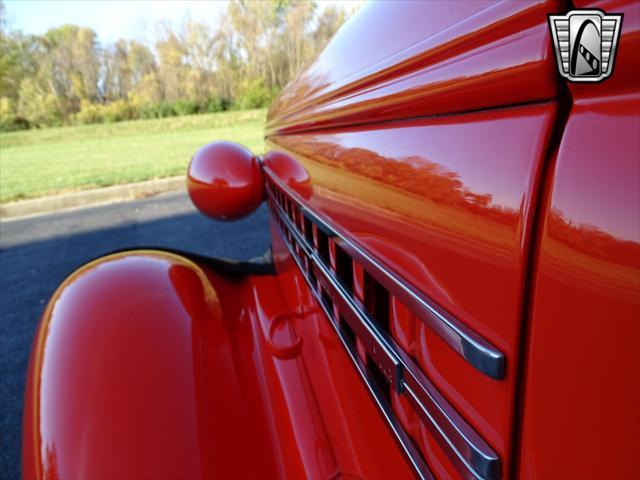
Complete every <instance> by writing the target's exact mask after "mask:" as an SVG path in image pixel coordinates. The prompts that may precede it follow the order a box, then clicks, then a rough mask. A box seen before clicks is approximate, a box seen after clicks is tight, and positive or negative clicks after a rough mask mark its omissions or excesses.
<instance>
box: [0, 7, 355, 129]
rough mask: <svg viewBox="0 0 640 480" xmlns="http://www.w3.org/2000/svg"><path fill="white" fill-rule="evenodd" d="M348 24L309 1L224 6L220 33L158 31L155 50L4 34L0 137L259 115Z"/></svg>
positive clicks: (69, 34) (0, 36)
mask: <svg viewBox="0 0 640 480" xmlns="http://www.w3.org/2000/svg"><path fill="white" fill-rule="evenodd" d="M3 10H4V5H3V4H2V3H1V2H0V18H2V19H3V18H5V15H4V13H5V12H4V11H3ZM346 16H347V13H346V12H345V10H344V9H342V8H340V7H335V6H327V7H326V8H319V7H318V5H317V3H316V2H315V1H311V0H305V1H293V0H270V1H246V0H231V1H230V2H229V4H228V6H227V11H226V14H225V15H224V16H223V18H224V21H223V22H222V25H218V26H214V25H211V24H208V23H204V22H200V21H194V20H186V21H184V22H182V24H181V25H180V26H179V27H173V26H172V25H171V24H170V23H168V22H163V23H160V24H159V25H157V28H156V30H157V33H156V38H155V40H154V41H153V42H148V43H147V42H141V41H137V40H132V39H120V40H118V41H116V42H114V43H112V44H106V45H102V44H101V43H100V41H99V39H98V37H97V34H96V32H94V31H93V30H92V29H90V28H84V27H80V26H76V25H64V26H61V27H57V28H52V29H50V30H49V31H47V32H46V33H45V34H44V35H27V34H23V33H21V32H20V31H7V28H6V25H5V24H3V25H2V28H1V30H0V130H5V131H6V130H16V129H22V128H34V127H36V128H40V127H47V126H57V125H65V124H73V123H81V124H82V123H99V122H116V121H121V120H129V119H136V118H159V117H166V116H173V115H185V114H194V113H205V112H217V111H222V110H227V109H247V108H258V107H263V106H266V105H268V104H269V103H270V102H271V101H272V100H273V98H274V96H275V95H276V94H277V93H278V91H279V90H280V89H281V88H282V87H283V86H284V85H286V84H287V82H289V80H290V79H291V78H292V77H293V76H294V75H295V74H296V73H297V72H298V71H300V69H301V68H302V67H303V66H305V65H306V64H307V63H308V62H310V61H311V60H312V58H313V57H314V56H315V55H316V54H317V53H318V52H319V51H320V50H321V49H322V48H323V47H324V45H325V44H326V43H327V42H328V41H329V39H330V38H331V37H332V36H333V35H334V33H335V32H336V31H337V30H338V28H339V27H340V26H341V25H342V23H343V22H344V21H345V18H346Z"/></svg>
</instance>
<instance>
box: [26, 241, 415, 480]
mask: <svg viewBox="0 0 640 480" xmlns="http://www.w3.org/2000/svg"><path fill="white" fill-rule="evenodd" d="M193 258H196V260H191V259H189V258H187V257H185V256H181V255H177V254H175V253H169V252H162V251H153V250H138V251H129V252H122V253H117V254H113V255H109V256H106V257H103V258H100V259H98V260H95V261H93V262H91V263H89V264H87V265H85V266H83V267H81V268H80V269H79V270H77V271H76V272H74V273H73V274H72V275H70V276H69V277H68V278H67V279H66V280H65V281H64V282H63V283H62V285H61V286H60V287H59V288H58V289H57V291H56V292H55V294H54V295H53V297H52V299H51V300H50V302H49V304H48V306H47V307H46V309H45V312H44V314H43V318H42V321H41V324H40V328H39V331H38V333H37V335H36V339H35V344H34V346H33V350H32V357H31V362H30V367H29V374H28V378H27V387H26V393H25V410H24V425H23V478H25V479H29V478H53V479H56V478H210V477H214V476H215V477H220V478H256V477H260V478H276V477H277V478H283V477H286V478H303V477H304V478H327V477H329V476H330V475H331V474H332V473H336V472H343V473H345V474H347V473H348V474H352V475H355V476H365V477H366V476H371V475H372V472H382V474H383V475H385V476H389V475H391V474H392V473H395V474H397V475H399V476H400V477H405V478H406V477H408V476H410V471H409V469H408V465H407V464H406V462H405V460H404V458H403V457H402V454H401V453H400V451H399V450H398V449H397V448H396V447H395V444H394V440H393V438H392V437H391V435H390V434H389V432H388V430H387V428H386V426H385V424H384V422H383V420H382V419H381V418H380V416H379V414H378V412H377V411H376V409H375V406H374V405H372V404H371V401H370V399H369V398H368V396H367V393H366V392H365V390H364V389H362V386H361V385H360V383H359V382H358V380H357V377H356V373H355V371H354V370H353V369H352V368H351V367H350V361H349V359H348V357H347V356H346V354H345V352H344V351H343V350H342V349H340V347H339V345H338V339H337V338H330V339H324V340H322V341H323V342H324V343H325V344H326V346H327V348H328V351H327V352H325V353H324V357H326V359H328V363H327V364H326V365H327V366H325V364H323V363H321V362H318V358H317V357H315V356H313V355H314V354H313V352H315V351H316V350H317V349H318V348H320V347H319V345H318V344H319V342H320V341H321V340H320V338H319V337H318V336H317V333H316V332H312V333H311V334H305V333H304V331H303V330H298V331H296V330H295V328H298V327H295V328H294V325H296V324H298V322H303V323H304V324H308V323H309V322H313V323H314V324H315V322H321V323H322V324H324V323H325V322H324V319H321V318H320V315H321V313H319V309H318V308H317V306H316V305H315V304H309V305H308V306H305V307H304V309H302V310H300V313H299V314H295V312H292V309H291V308H290V306H289V305H288V303H287V301H286V299H285V297H284V296H283V295H282V292H281V287H280V279H279V277H276V276H275V275H271V274H267V275H260V274H259V273H269V271H268V270H269V269H265V268H264V265H258V266H257V267H256V268H255V272H254V273H251V272H250V271H249V269H248V268H247V265H254V264H250V263H245V264H233V263H231V262H229V264H228V265H227V266H226V267H225V265H222V263H224V262H222V261H218V260H211V261H209V262H207V261H206V260H204V259H201V258H199V257H193ZM234 269H235V272H236V273H234ZM294 310H296V311H299V310H298V309H294ZM316 317H317V318H316ZM327 328H329V327H327ZM301 334H303V335H304V336H305V338H304V343H303V338H302V336H301ZM303 345H304V346H305V348H306V349H307V351H306V353H305V352H303V351H302V350H301V349H302V346H303ZM283 353H284V354H283ZM309 355H311V357H309V359H307V360H304V357H306V356H309ZM324 357H323V358H324ZM311 358H312V359H313V363H309V362H308V360H311ZM329 366H330V367H329ZM334 377H335V379H334ZM325 381H327V382H337V381H340V382H341V384H342V385H343V393H344V395H342V396H332V397H331V398H330V399H325V400H323V398H322V397H321V396H320V397H319V396H318V395H319V393H318V390H317V388H319V387H318V386H317V385H316V384H319V383H323V382H325ZM324 390H325V388H324V387H321V389H320V392H321V391H324ZM342 412H352V413H351V414H350V416H349V418H348V419H347V420H348V421H346V422H345V421H344V419H342V417H341V413H342ZM363 425H366V427H365V428H364V430H363V427H362V426H363ZM336 439H340V440H339V441H337V440H336ZM378 450H380V451H384V452H387V453H386V454H385V455H373V453H372V452H377V451H378Z"/></svg>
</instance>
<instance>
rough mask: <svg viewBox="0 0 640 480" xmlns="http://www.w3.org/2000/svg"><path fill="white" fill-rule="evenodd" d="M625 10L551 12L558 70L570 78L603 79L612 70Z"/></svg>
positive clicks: (550, 19)
mask: <svg viewBox="0 0 640 480" xmlns="http://www.w3.org/2000/svg"><path fill="white" fill-rule="evenodd" d="M621 26H622V14H611V15H607V14H605V13H604V12H602V11H601V10H572V11H570V12H569V13H567V14H566V15H549V28H550V29H551V35H552V37H553V44H554V47H555V53H556V60H557V61H558V71H559V72H560V75H562V76H563V77H565V78H566V79H567V80H569V81H571V82H600V81H602V80H604V79H605V78H607V77H609V76H610V75H611V73H612V72H613V62H614V60H615V54H616V48H617V46H618V38H619V37H620V27H621Z"/></svg>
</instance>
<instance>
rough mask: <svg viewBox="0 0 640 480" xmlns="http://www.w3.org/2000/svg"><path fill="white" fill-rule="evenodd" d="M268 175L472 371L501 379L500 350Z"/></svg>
mask: <svg viewBox="0 0 640 480" xmlns="http://www.w3.org/2000/svg"><path fill="white" fill-rule="evenodd" d="M263 169H264V171H265V173H267V175H268V176H269V178H270V179H271V180H272V181H273V182H275V183H276V184H277V185H278V186H279V187H280V188H281V189H282V190H284V191H285V192H286V193H287V195H288V196H289V198H291V199H292V200H293V201H294V202H295V203H296V204H297V205H298V207H299V208H300V210H301V212H303V214H304V215H307V216H308V217H309V218H310V220H312V221H313V222H314V223H316V224H317V225H318V226H320V228H321V229H322V230H323V231H325V232H331V235H330V236H332V237H334V240H335V241H336V243H337V244H338V245H340V246H341V247H342V248H343V249H344V250H345V251H346V252H347V253H349V254H351V255H352V256H353V257H354V258H355V259H356V260H358V261H359V262H360V263H361V264H362V266H363V267H364V268H365V270H367V272H368V273H369V274H370V275H372V276H373V277H374V278H375V279H376V280H377V281H378V282H380V283H381V284H382V285H383V286H384V287H386V288H387V289H388V290H389V292H390V293H391V294H393V295H394V296H396V297H398V299H399V300H400V301H401V302H403V303H404V304H405V306H406V307H407V308H409V309H410V310H411V311H412V312H413V313H415V314H416V315H417V316H418V318H420V320H422V321H423V322H424V323H425V324H426V325H427V326H428V327H429V328H431V330H433V331H434V332H435V333H436V334H437V335H438V336H439V337H440V338H441V339H442V340H444V341H445V342H446V343H447V345H449V346H450V347H451V348H452V349H453V350H454V351H455V352H456V353H458V354H459V355H460V356H461V357H462V358H464V359H465V360H466V361H467V362H469V363H470V364H471V365H472V366H473V367H474V368H475V369H476V370H478V371H480V372H482V373H484V374H485V375H487V376H489V377H491V378H495V379H497V380H499V379H502V378H504V375H505V369H506V360H505V357H504V354H503V353H502V352H500V351H499V350H498V349H497V348H496V347H494V346H493V345H492V344H491V343H489V342H488V341H487V340H485V339H484V338H482V337H481V336H480V335H478V334H477V333H476V332H474V331H473V330H472V329H470V328H469V327H467V326H466V325H464V324H463V323H461V322H460V321H458V320H457V319H455V318H454V317H452V316H451V315H449V314H448V313H447V312H445V311H444V310H442V309H441V308H440V307H438V306H437V305H436V304H435V303H434V302H433V301H431V300H430V299H428V298H427V297H426V296H425V295H424V294H423V293H421V292H419V291H417V290H416V289H415V288H414V287H412V286H411V285H409V284H407V283H406V282H405V281H403V280H401V279H400V278H398V276H397V275H396V274H394V273H392V272H390V271H389V269H388V268H387V267H385V266H383V265H382V264H380V263H379V262H378V261H377V260H376V259H374V258H372V257H371V256H370V255H369V254H367V252H365V251H364V250H363V249H362V248H360V247H359V246H357V245H356V244H355V243H353V242H351V241H350V240H348V239H346V238H345V237H343V236H342V235H340V234H339V233H338V232H336V231H335V230H334V229H333V228H332V227H331V225H329V224H328V223H327V222H326V221H325V220H324V219H323V218H322V217H320V216H319V215H318V214H317V213H315V212H314V211H313V210H311V209H310V208H309V207H308V206H306V205H303V204H302V202H301V200H300V199H299V196H298V194H297V193H296V192H294V191H293V190H291V189H290V188H289V187H288V186H287V185H286V184H285V183H284V182H282V181H281V180H280V179H279V178H278V177H277V176H276V175H275V174H274V173H273V171H271V170H270V169H269V167H266V166H265V167H263Z"/></svg>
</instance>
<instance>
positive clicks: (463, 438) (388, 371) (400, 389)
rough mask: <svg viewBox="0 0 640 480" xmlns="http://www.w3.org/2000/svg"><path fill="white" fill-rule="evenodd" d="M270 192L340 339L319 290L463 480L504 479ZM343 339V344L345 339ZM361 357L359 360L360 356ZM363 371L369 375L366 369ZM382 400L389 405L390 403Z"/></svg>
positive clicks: (489, 453) (494, 459) (486, 450)
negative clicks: (324, 293) (407, 400)
mask: <svg viewBox="0 0 640 480" xmlns="http://www.w3.org/2000/svg"><path fill="white" fill-rule="evenodd" d="M267 192H268V196H269V198H270V200H271V204H272V205H273V209H274V213H275V214H276V215H277V216H278V218H279V219H280V220H281V221H282V222H283V223H284V224H285V225H286V227H287V229H288V230H289V232H290V234H291V236H292V237H293V238H294V239H295V243H296V244H297V245H299V246H300V248H301V250H302V251H303V252H304V254H305V255H306V256H307V259H308V260H309V261H308V262H307V263H308V264H309V266H308V269H309V270H312V271H313V273H314V275H315V278H316V281H317V284H316V285H313V283H312V280H311V278H310V276H309V273H308V270H307V268H305V266H304V265H303V264H304V263H305V262H303V259H300V258H298V254H297V253H296V251H295V250H296V249H295V246H294V245H291V244H290V240H289V237H288V235H287V233H286V232H284V231H283V230H282V228H281V227H280V224H279V223H278V222H276V225H277V227H278V230H279V231H280V233H281V235H282V238H283V240H284V243H285V244H286V245H287V248H288V249H289V250H290V252H291V255H292V257H293V258H294V260H295V262H296V264H297V265H298V267H299V268H300V271H301V272H302V274H303V276H304V277H305V278H306V279H307V282H309V284H310V285H311V287H312V288H311V289H312V291H313V293H314V295H315V296H316V297H317V298H318V301H319V303H320V305H321V306H322V308H323V310H324V311H325V313H327V316H328V317H329V320H330V322H331V323H332V325H333V326H334V328H336V329H337V330H339V334H340V335H341V336H343V335H344V334H343V333H341V332H342V329H341V328H340V325H339V319H337V318H335V313H334V312H330V313H329V311H328V308H327V306H326V305H325V302H324V301H323V299H322V297H321V295H320V294H319V286H321V287H322V288H323V290H324V291H325V292H326V293H327V295H329V297H330V298H331V301H332V302H333V304H334V305H336V306H338V308H337V311H338V312H340V313H342V314H343V317H342V318H343V319H344V321H345V322H346V323H347V324H348V325H349V326H350V327H351V329H352V330H353V331H354V332H355V333H356V336H357V337H358V338H359V339H361V340H362V341H363V343H364V345H365V347H366V349H367V353H368V354H369V355H370V357H371V359H372V360H373V361H374V362H375V363H376V365H377V366H378V368H379V369H380V371H381V372H382V373H383V374H384V375H385V376H386V377H387V379H388V380H389V383H390V384H391V385H392V386H393V388H394V390H395V391H396V392H397V393H399V394H406V395H407V397H408V399H409V402H410V403H411V404H412V405H413V407H414V409H415V410H416V413H418V415H419V416H420V417H421V418H422V420H423V421H424V422H425V425H427V427H428V428H429V429H430V431H431V432H432V433H433V434H434V436H435V437H436V439H438V440H439V443H440V444H441V445H442V446H443V448H444V450H445V451H446V452H447V453H448V454H449V457H450V458H451V459H452V461H453V463H454V464H455V465H456V466H457V468H458V469H459V471H460V473H461V474H462V475H463V476H464V477H465V478H474V479H476V478H477V479H492V480H494V479H498V478H500V458H499V457H498V456H497V454H496V453H495V452H494V451H493V450H492V449H491V448H490V447H489V446H488V445H487V444H486V442H485V441H484V440H483V439H482V438H481V437H480V436H479V435H478V434H477V433H476V432H475V430H473V429H472V428H471V427H470V426H469V425H468V424H467V423H466V421H465V420H464V419H463V418H462V417H461V416H460V415H459V414H458V413H457V412H456V411H455V409H454V408H453V407H452V406H451V405H450V404H449V403H448V402H447V401H446V399H444V397H442V395H441V394H440V393H439V392H438V391H437V389H436V388H435V386H433V384H431V382H429V380H428V379H427V378H426V377H425V376H424V374H422V372H421V371H420V369H419V367H418V366H417V365H416V364H415V362H414V361H413V360H412V359H411V358H409V357H408V356H407V355H406V354H405V353H404V351H403V350H402V348H401V347H399V346H398V345H397V343H396V342H395V340H393V338H392V337H391V336H389V335H388V334H387V333H386V332H384V331H381V330H380V329H379V328H378V327H377V326H376V324H375V321H374V320H373V319H372V318H371V317H370V316H369V315H368V314H367V313H366V311H365V310H364V307H363V306H362V305H361V304H360V303H359V301H358V300H357V299H356V298H354V297H353V296H352V295H350V294H349V292H348V291H347V290H346V289H345V287H344V285H343V284H342V282H341V281H340V280H339V279H338V278H337V277H336V276H335V274H334V273H333V271H332V270H331V269H330V268H329V267H327V266H326V265H325V264H324V262H323V260H322V259H321V258H320V256H319V255H318V254H317V253H316V251H315V250H314V249H313V248H312V247H311V246H310V245H309V244H308V242H307V240H306V239H305V238H304V235H303V234H302V233H300V232H299V231H298V228H297V227H296V225H295V224H294V223H293V222H292V221H291V220H290V218H289V217H288V216H287V214H286V212H284V211H283V210H282V208H281V207H280V205H279V204H278V203H277V200H276V198H275V195H274V194H273V193H272V192H271V191H270V188H267ZM340 307H342V308H340ZM344 315H346V316H344ZM341 340H343V343H345V342H344V339H343V338H341ZM357 359H358V361H360V359H359V357H358V358H357ZM364 368H365V370H364V371H365V373H366V367H364ZM365 380H366V378H365ZM382 400H384V399H382ZM379 401H380V399H378V400H377V402H378V403H379ZM384 401H385V402H386V400H384Z"/></svg>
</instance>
